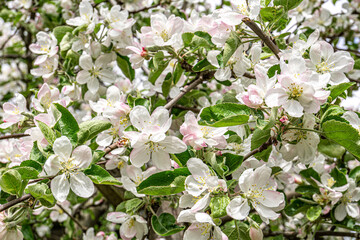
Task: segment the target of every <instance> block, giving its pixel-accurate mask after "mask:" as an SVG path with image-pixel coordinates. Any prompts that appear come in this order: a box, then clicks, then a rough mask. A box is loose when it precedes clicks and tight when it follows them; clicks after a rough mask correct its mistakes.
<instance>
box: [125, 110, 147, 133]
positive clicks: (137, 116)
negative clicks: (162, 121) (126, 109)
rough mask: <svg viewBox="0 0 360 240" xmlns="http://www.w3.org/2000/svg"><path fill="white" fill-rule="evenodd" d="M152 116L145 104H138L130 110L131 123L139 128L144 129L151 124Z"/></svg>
mask: <svg viewBox="0 0 360 240" xmlns="http://www.w3.org/2000/svg"><path fill="white" fill-rule="evenodd" d="M150 119H151V117H150V114H149V111H148V110H147V108H145V107H144V106H136V107H134V108H133V110H132V111H131V112H130V121H131V124H132V125H133V126H134V127H136V128H137V129H138V130H144V129H146V127H147V126H148V125H149V121H150Z"/></svg>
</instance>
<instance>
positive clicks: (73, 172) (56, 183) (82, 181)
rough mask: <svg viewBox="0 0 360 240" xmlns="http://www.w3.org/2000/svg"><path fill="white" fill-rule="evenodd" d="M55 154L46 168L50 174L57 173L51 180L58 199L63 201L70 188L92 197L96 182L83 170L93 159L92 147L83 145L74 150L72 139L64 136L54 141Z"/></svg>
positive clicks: (49, 159) (84, 195)
mask: <svg viewBox="0 0 360 240" xmlns="http://www.w3.org/2000/svg"><path fill="white" fill-rule="evenodd" d="M53 148H54V153H55V154H54V155H51V156H50V157H49V158H48V159H47V160H46V162H45V165H44V169H45V171H46V173H47V174H49V175H56V174H58V173H59V172H61V174H60V175H57V176H56V177H55V178H54V179H53V180H52V181H51V190H52V192H53V194H54V197H55V198H56V200H58V201H60V202H63V201H65V200H66V197H67V196H68V194H69V191H70V189H71V190H72V191H73V192H74V193H75V194H76V195H78V196H80V197H84V198H87V197H90V196H91V195H92V194H93V193H94V190H95V189H94V184H93V183H92V181H91V180H90V178H89V177H87V176H86V175H85V174H84V173H83V172H81V170H82V169H85V168H87V167H88V166H89V165H90V164H91V161H92V153H91V149H90V148H89V147H88V146H85V145H82V146H79V147H77V148H75V149H74V150H73V149H72V145H71V142H70V140H69V139H68V138H67V137H65V136H62V137H60V138H58V139H56V140H55V142H54V146H53Z"/></svg>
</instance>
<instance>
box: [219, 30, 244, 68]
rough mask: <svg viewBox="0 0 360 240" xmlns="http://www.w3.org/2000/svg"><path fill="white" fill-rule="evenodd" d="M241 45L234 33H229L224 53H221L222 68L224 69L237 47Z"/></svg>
mask: <svg viewBox="0 0 360 240" xmlns="http://www.w3.org/2000/svg"><path fill="white" fill-rule="evenodd" d="M240 44H241V40H240V38H239V37H238V35H237V34H236V32H233V31H232V32H231V33H230V36H229V38H228V39H227V40H226V42H225V46H224V53H223V63H222V67H225V66H226V65H227V63H228V61H229V60H230V58H231V56H232V55H233V54H234V53H235V51H236V50H237V49H238V47H239V46H240Z"/></svg>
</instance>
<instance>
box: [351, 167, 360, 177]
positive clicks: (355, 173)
mask: <svg viewBox="0 0 360 240" xmlns="http://www.w3.org/2000/svg"><path fill="white" fill-rule="evenodd" d="M349 177H351V178H352V179H355V180H357V179H358V178H360V166H357V167H356V168H354V169H352V170H351V171H350V173H349Z"/></svg>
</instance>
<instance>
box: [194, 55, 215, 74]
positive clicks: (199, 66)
mask: <svg viewBox="0 0 360 240" xmlns="http://www.w3.org/2000/svg"><path fill="white" fill-rule="evenodd" d="M214 69H216V67H214V66H213V65H211V63H209V61H208V60H207V59H206V58H205V59H203V60H201V61H199V62H198V63H196V64H195V66H194V67H193V68H192V70H193V71H194V72H202V71H205V70H214Z"/></svg>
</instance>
